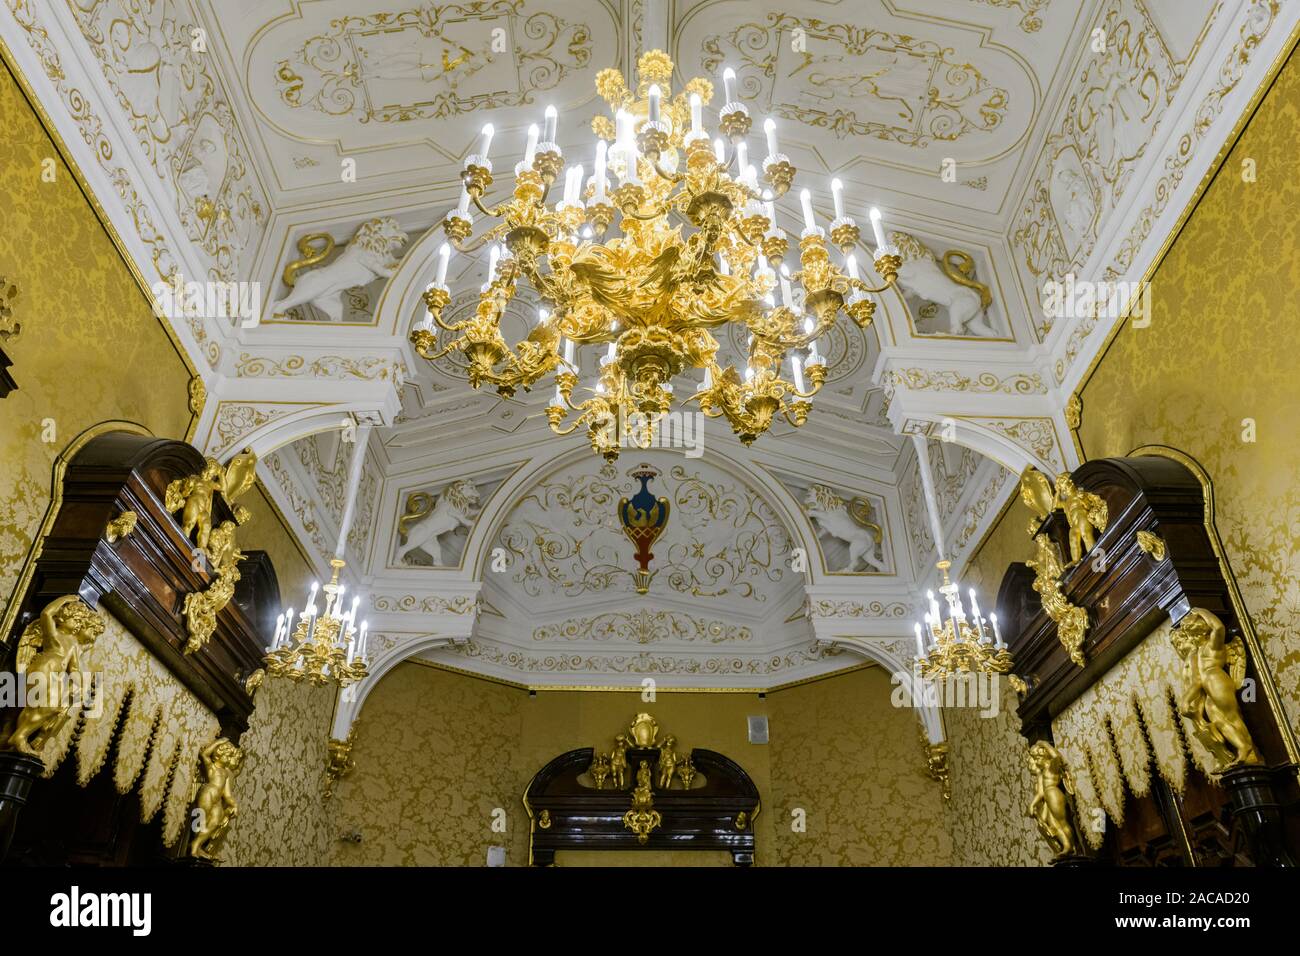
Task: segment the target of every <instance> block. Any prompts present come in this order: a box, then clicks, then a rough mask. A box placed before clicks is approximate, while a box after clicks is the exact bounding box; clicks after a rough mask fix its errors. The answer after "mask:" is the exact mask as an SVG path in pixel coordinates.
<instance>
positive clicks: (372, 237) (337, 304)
mask: <svg viewBox="0 0 1300 956" xmlns="http://www.w3.org/2000/svg"><path fill="white" fill-rule="evenodd" d="M405 244H406V234H405V233H404V232H402V228H401V226H399V225H398V224H397V220H395V219H392V218H389V217H387V216H384V217H381V218H377V219H371V220H369V221H368V222H363V223H362V224H361V225H360V226H359V227H358V228H357V231H356V234H355V235H354V236H353V237H352V241H351V242H349V243H348V246H347V248H346V249H344V250H343V252H342V253H341V254H340V255H339V257H338V258H337V259H335V260H334V261H333V262H331V263H330V264H329V265H324V266H321V267H319V268H317V269H313V270H312V271H310V272H307V273H304V274H303V276H302V277H301V278H300V279H298V281H297V283H296V284H295V285H294V287H293V289H292V291H291V292H290V293H289V294H288V295H287V296H286V297H285V298H283V299H281V300H280V301H279V302H276V303H274V304H273V305H272V306H271V314H272V315H274V316H277V317H279V316H282V315H283V314H284V313H285V312H287V311H288V310H289V309H292V308H294V307H295V306H300V305H306V304H307V303H310V304H311V305H313V306H315V307H316V308H318V309H320V310H321V311H322V312H324V313H325V314H326V315H327V316H329V318H330V321H332V322H338V321H339V320H340V319H342V317H343V293H344V292H346V291H347V290H348V289H355V288H357V287H358V286H363V285H369V284H370V283H371V282H373V281H374V280H375V279H377V278H381V277H382V278H385V279H387V278H391V277H392V275H393V273H394V272H395V271H397V266H398V264H399V260H398V256H397V251H398V250H399V249H401V247H402V246H404V245H405Z"/></svg>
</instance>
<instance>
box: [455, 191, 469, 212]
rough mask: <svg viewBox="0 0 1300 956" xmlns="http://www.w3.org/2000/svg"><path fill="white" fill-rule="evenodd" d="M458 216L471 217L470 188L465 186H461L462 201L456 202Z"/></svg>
mask: <svg viewBox="0 0 1300 956" xmlns="http://www.w3.org/2000/svg"><path fill="white" fill-rule="evenodd" d="M456 218H457V219H468V218H469V189H467V188H466V187H465V186H461V187H460V202H458V203H457V204H456Z"/></svg>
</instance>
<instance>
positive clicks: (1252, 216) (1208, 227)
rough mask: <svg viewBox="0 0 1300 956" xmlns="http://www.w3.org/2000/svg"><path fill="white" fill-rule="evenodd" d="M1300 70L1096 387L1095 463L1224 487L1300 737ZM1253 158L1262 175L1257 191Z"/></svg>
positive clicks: (1219, 495) (1247, 139) (1087, 444)
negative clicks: (1183, 470)
mask: <svg viewBox="0 0 1300 956" xmlns="http://www.w3.org/2000/svg"><path fill="white" fill-rule="evenodd" d="M1297 129H1300V63H1297V61H1296V57H1295V55H1293V56H1292V58H1291V61H1290V62H1289V63H1288V64H1287V65H1286V66H1285V67H1284V68H1283V69H1282V71H1281V73H1280V74H1279V75H1278V78H1277V80H1276V82H1275V84H1274V86H1273V88H1272V89H1271V90H1270V91H1269V93H1268V94H1267V96H1265V98H1264V99H1263V101H1262V103H1261V104H1260V107H1259V110H1258V112H1257V113H1256V114H1255V116H1254V118H1253V119H1252V120H1251V122H1250V124H1249V125H1248V126H1247V127H1246V129H1245V131H1244V132H1243V134H1242V135H1241V137H1240V139H1239V140H1238V142H1237V143H1236V145H1235V146H1234V147H1233V149H1232V152H1231V153H1230V155H1229V156H1228V158H1227V160H1226V162H1225V163H1224V164H1223V166H1222V168H1221V169H1220V170H1219V172H1218V174H1217V176H1216V177H1215V179H1214V181H1213V182H1212V183H1211V185H1210V186H1209V188H1208V189H1207V190H1206V192H1205V195H1204V196H1203V198H1202V199H1201V202H1200V204H1199V205H1198V206H1197V208H1196V210H1195V211H1194V212H1193V213H1192V215H1191V217H1190V218H1189V219H1188V221H1187V223H1186V225H1185V227H1184V228H1183V231H1182V233H1181V234H1180V235H1179V237H1178V239H1177V241H1176V242H1175V243H1174V244H1173V246H1172V247H1171V249H1170V251H1169V253H1168V255H1167V256H1166V257H1165V259H1164V261H1163V262H1162V263H1161V264H1160V266H1159V268H1158V269H1157V270H1156V273H1155V275H1154V277H1153V279H1152V283H1151V285H1152V314H1151V320H1150V325H1149V326H1147V327H1145V328H1138V327H1134V326H1133V325H1128V326H1125V327H1124V328H1123V329H1122V331H1120V332H1119V334H1118V335H1117V336H1116V338H1115V340H1114V341H1113V342H1112V343H1111V345H1110V348H1109V350H1108V352H1107V353H1106V356H1105V358H1104V359H1103V361H1102V362H1101V363H1100V364H1099V365H1098V367H1097V369H1096V371H1095V373H1094V374H1093V376H1092V378H1091V380H1090V381H1088V383H1087V387H1086V388H1085V389H1084V390H1083V393H1082V398H1083V427H1082V429H1081V433H1080V437H1081V439H1082V441H1083V446H1084V450H1085V451H1086V452H1087V454H1088V457H1090V458H1104V457H1107V456H1111V455H1124V454H1127V453H1128V452H1129V451H1130V450H1132V449H1133V448H1135V447H1136V446H1138V445H1144V444H1164V445H1172V446H1174V447H1175V448H1178V449H1181V450H1182V451H1184V452H1186V453H1187V454H1189V455H1191V456H1192V457H1193V458H1195V459H1196V460H1197V461H1199V462H1200V463H1201V465H1202V466H1203V467H1204V468H1205V469H1206V471H1207V472H1208V473H1209V475H1210V478H1211V479H1212V480H1213V482H1214V487H1215V499H1216V505H1217V511H1218V514H1217V521H1216V524H1217V526H1218V530H1219V534H1220V536H1221V537H1222V539H1223V544H1224V547H1225V549H1226V552H1227V556H1228V559H1229V561H1230V563H1231V565H1232V569H1233V572H1234V574H1235V575H1236V577H1237V581H1238V583H1239V585H1240V587H1241V592H1242V597H1243V599H1244V601H1245V604H1246V607H1247V608H1248V610H1249V612H1250V615H1251V617H1252V619H1253V620H1254V623H1255V627H1256V629H1257V630H1258V632H1259V637H1260V640H1261V643H1262V644H1263V647H1264V650H1265V654H1266V656H1267V657H1268V663H1269V665H1270V666H1271V667H1272V670H1273V673H1274V675H1275V677H1276V679H1277V682H1278V685H1279V689H1280V691H1281V693H1282V695H1283V696H1284V698H1285V700H1286V705H1287V708H1288V711H1289V719H1290V721H1291V724H1292V726H1293V727H1295V728H1296V730H1297V731H1300V630H1297V628H1296V621H1297V619H1298V618H1300V588H1297V586H1296V579H1297V576H1296V569H1297V567H1300V484H1297V480H1296V478H1297V475H1300V441H1297V439H1296V435H1297V424H1296V423H1297V422H1298V421H1300V391H1298V390H1297V389H1296V382H1297V379H1300V354H1298V353H1297V351H1296V349H1295V347H1294V345H1293V342H1294V324H1295V319H1294V315H1295V294H1294V290H1295V289H1296V288H1297V287H1300V254H1298V250H1300V220H1297V218H1296V215H1295V210H1296V209H1300V154H1297V152H1296V130H1297ZM1246 160H1253V161H1254V166H1255V170H1256V181H1254V182H1245V181H1243V178H1242V171H1243V164H1244V163H1245V162H1246Z"/></svg>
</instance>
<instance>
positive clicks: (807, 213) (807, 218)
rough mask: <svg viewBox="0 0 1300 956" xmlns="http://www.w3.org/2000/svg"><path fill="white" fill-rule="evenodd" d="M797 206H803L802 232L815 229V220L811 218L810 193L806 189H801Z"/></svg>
mask: <svg viewBox="0 0 1300 956" xmlns="http://www.w3.org/2000/svg"><path fill="white" fill-rule="evenodd" d="M799 204H800V205H801V206H803V227H804V232H811V231H812V230H814V229H816V228H817V220H816V219H814V218H813V207H812V193H810V192H809V191H808V190H806V189H801V190H800V191H799Z"/></svg>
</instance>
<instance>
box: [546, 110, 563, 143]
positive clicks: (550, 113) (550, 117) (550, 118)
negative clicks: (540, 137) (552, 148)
mask: <svg viewBox="0 0 1300 956" xmlns="http://www.w3.org/2000/svg"><path fill="white" fill-rule="evenodd" d="M559 118H560V113H559V111H558V110H557V109H556V108H555V104H551V105H550V106H548V107H546V140H545V142H547V143H554V142H555V126H556V124H557V123H558V122H559Z"/></svg>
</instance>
